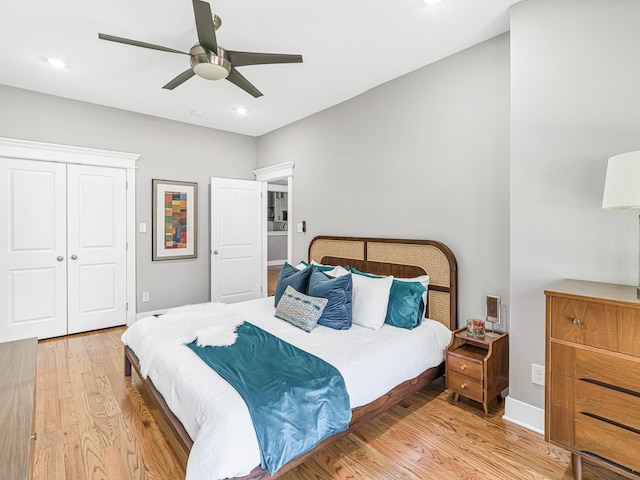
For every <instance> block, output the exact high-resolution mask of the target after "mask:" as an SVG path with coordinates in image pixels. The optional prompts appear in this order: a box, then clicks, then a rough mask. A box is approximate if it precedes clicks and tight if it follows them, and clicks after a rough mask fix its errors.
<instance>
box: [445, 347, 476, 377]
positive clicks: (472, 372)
mask: <svg viewBox="0 0 640 480" xmlns="http://www.w3.org/2000/svg"><path fill="white" fill-rule="evenodd" d="M447 372H450V373H459V374H461V375H468V376H470V377H474V378H477V379H478V380H480V381H481V380H482V363H479V362H475V361H473V360H471V359H469V358H468V357H459V356H457V355H456V354H455V353H452V352H449V354H448V357H447Z"/></svg>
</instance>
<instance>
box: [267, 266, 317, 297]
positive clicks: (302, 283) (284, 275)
mask: <svg viewBox="0 0 640 480" xmlns="http://www.w3.org/2000/svg"><path fill="white" fill-rule="evenodd" d="M310 274H311V267H307V268H305V269H304V270H298V269H297V268H296V267H294V266H292V265H289V264H288V263H286V262H285V264H284V265H283V266H282V270H280V275H279V276H278V283H277V284H276V290H275V292H274V294H273V296H274V305H275V306H276V307H277V306H278V302H279V301H280V297H282V295H283V294H284V291H285V290H286V289H287V287H288V286H289V285H291V286H292V287H293V288H294V289H295V290H296V291H298V292H306V291H307V286H308V285H309V275H310Z"/></svg>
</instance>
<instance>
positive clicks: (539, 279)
mask: <svg viewBox="0 0 640 480" xmlns="http://www.w3.org/2000/svg"><path fill="white" fill-rule="evenodd" d="M639 19H640V2H639V1H637V0H526V1H523V2H520V3H518V4H517V5H515V6H514V7H513V8H512V9H511V132H512V133H511V318H512V319H513V321H512V323H511V359H510V365H511V372H512V373H511V375H510V383H511V384H510V396H511V397H512V398H514V399H516V400H519V401H522V402H524V403H526V404H530V405H534V406H537V407H539V408H543V407H544V389H543V387H539V386H536V385H532V384H531V381H530V380H531V376H530V372H531V363H532V362H533V363H538V364H541V365H543V364H544V360H545V358H544V336H545V314H544V305H545V303H544V293H543V291H544V289H545V288H546V287H547V286H549V285H550V284H551V283H553V282H554V281H557V280H559V279H562V278H577V279H582V280H594V281H603V282H613V283H622V284H630V285H633V284H636V282H637V278H638V277H637V275H638V217H637V212H633V211H607V210H602V208H601V205H602V192H603V187H604V177H605V171H606V163H607V158H608V157H610V156H612V155H615V154H618V153H623V152H626V151H631V150H639V149H640V108H639V107H640V88H639V86H640V28H638V25H639V24H638V21H639Z"/></svg>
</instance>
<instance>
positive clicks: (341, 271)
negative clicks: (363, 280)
mask: <svg viewBox="0 0 640 480" xmlns="http://www.w3.org/2000/svg"><path fill="white" fill-rule="evenodd" d="M322 273H326V274H327V275H329V276H330V277H333V278H338V277H342V276H343V275H349V274H350V273H351V272H350V271H349V270H347V269H346V268H344V267H341V266H340V265H338V266H337V267H336V268H334V269H333V270H327V271H325V272H322Z"/></svg>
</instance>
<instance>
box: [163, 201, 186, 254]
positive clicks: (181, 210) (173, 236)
mask: <svg viewBox="0 0 640 480" xmlns="http://www.w3.org/2000/svg"><path fill="white" fill-rule="evenodd" d="M164 237H165V242H164V243H165V248H167V249H169V248H187V193H186V192H165V193H164Z"/></svg>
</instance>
